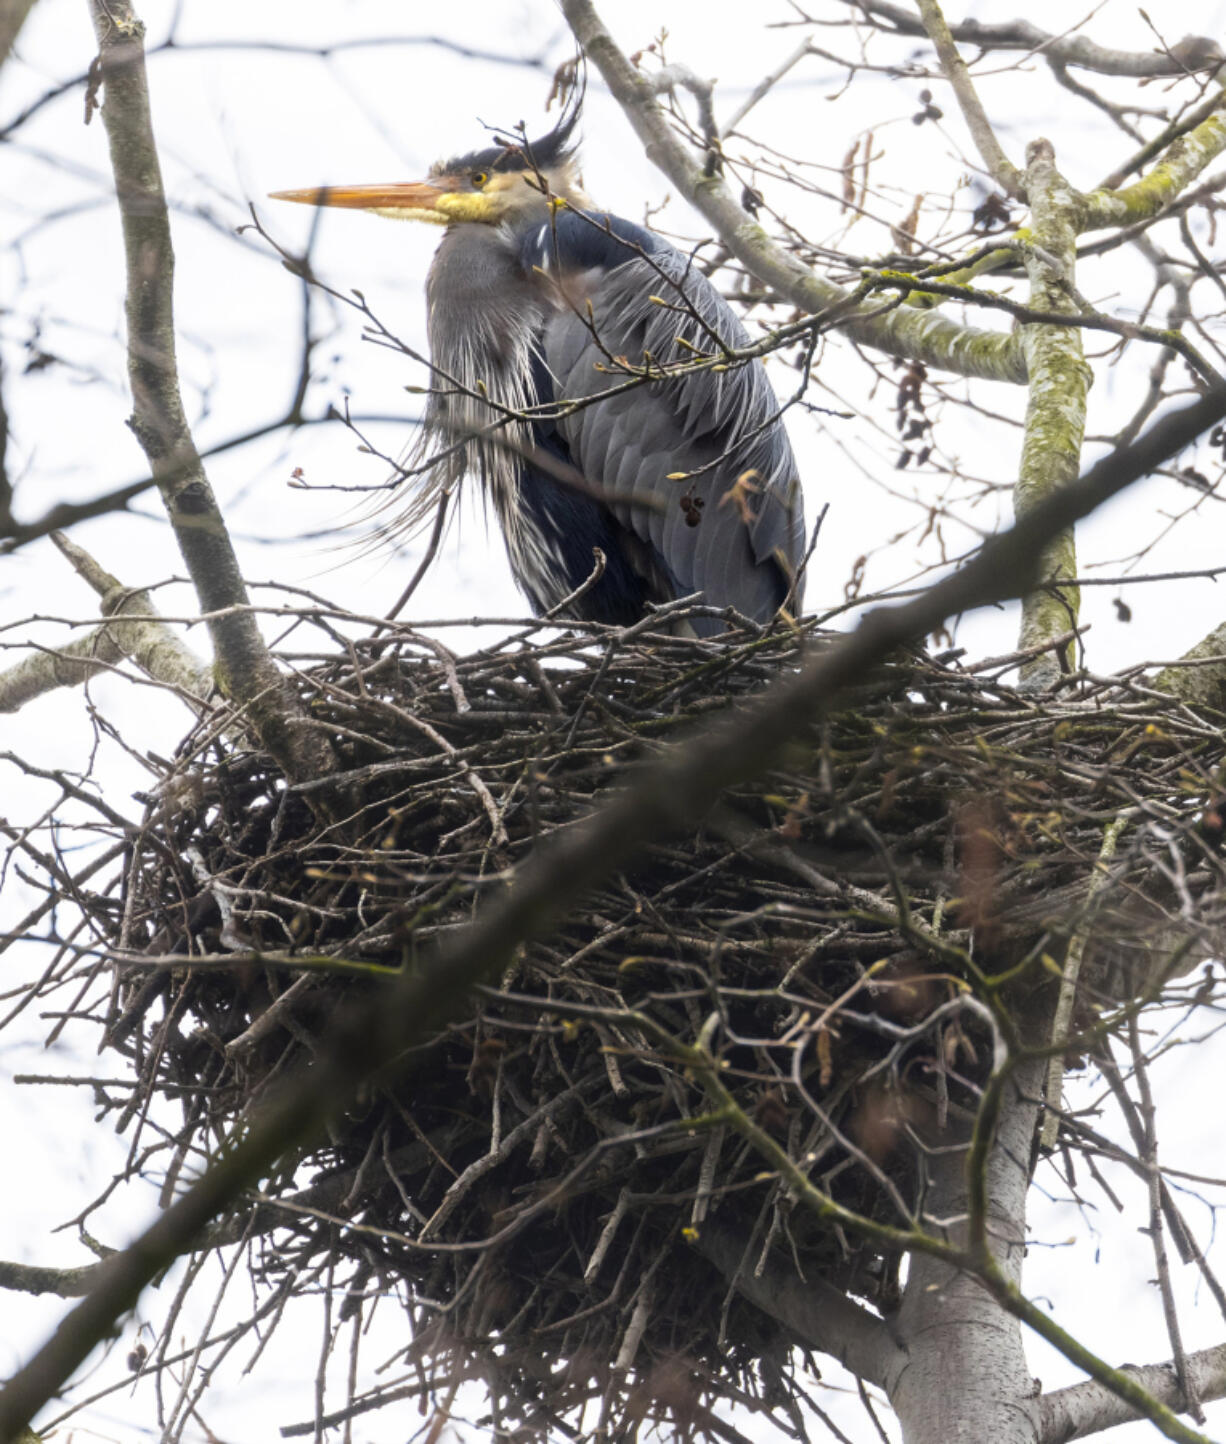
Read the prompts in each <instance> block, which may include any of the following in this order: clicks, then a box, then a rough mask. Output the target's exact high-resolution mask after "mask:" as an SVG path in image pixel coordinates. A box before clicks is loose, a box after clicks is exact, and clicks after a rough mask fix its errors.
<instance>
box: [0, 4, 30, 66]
mask: <svg viewBox="0 0 1226 1444" xmlns="http://www.w3.org/2000/svg"><path fill="white" fill-rule="evenodd" d="M33 8H34V0H0V65H3V64H4V62H5V61H6V60H7V59H8V58H9V54H10V52H11V51H12V49H13V43H14V42H15V41H16V39H17V36H18V35H19V34H20V33H21V27H22V26H23V25H24V24H25V23H26V17H27V16H28V15H29V13H30V11H31V10H33Z"/></svg>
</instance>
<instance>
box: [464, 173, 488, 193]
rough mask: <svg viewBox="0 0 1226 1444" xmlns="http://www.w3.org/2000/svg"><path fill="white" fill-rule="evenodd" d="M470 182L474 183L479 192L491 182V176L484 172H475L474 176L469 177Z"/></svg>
mask: <svg viewBox="0 0 1226 1444" xmlns="http://www.w3.org/2000/svg"><path fill="white" fill-rule="evenodd" d="M469 180H471V181H472V183H473V185H474V187H475V188H476V189H477V190H480V189H481V187H482V186H483V185H484V184H485V183H486V181H487V180H489V176H488V175H486V173H485V172H484V171H483V170H475V171H473V173H472V175H471V176H469Z"/></svg>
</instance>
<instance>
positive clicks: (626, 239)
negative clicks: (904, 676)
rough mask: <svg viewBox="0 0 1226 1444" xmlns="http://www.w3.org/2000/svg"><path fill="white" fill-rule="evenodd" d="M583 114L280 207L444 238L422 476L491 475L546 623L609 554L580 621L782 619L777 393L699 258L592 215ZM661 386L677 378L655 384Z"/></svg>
mask: <svg viewBox="0 0 1226 1444" xmlns="http://www.w3.org/2000/svg"><path fill="white" fill-rule="evenodd" d="M577 113H578V108H577V106H576V105H572V106H571V107H570V108H569V109H568V111H566V112H565V113H564V115H563V117H562V119H561V120H560V121H559V123H558V124H557V125H556V127H555V128H554V129H553V130H552V131H551V132H550V133H549V134H548V135H547V136H545V137H544V139H542V140H538V141H534V142H529V141H526V140H522V139H521V140H520V141H518V142H515V141H507V142H504V143H501V144H497V145H493V146H490V147H488V148H486V149H484V150H477V151H472V152H470V153H469V154H468V155H461V156H457V157H456V158H454V159H452V160H448V161H443V162H440V163H439V164H437V165H435V166H433V167H432V169H431V171H430V179H429V180H428V181H424V182H413V183H404V184H391V185H340V186H328V187H321V188H313V189H310V190H292V191H278V192H276V193H275V198H276V199H280V200H290V201H302V202H305V203H307V204H310V205H326V206H347V207H353V208H358V209H362V210H369V211H373V212H375V213H376V214H378V215H381V216H389V217H392V218H395V219H405V220H424V221H432V222H434V223H435V224H437V225H442V226H445V227H446V231H445V232H444V235H443V240H442V243H441V245H440V246H439V248H438V251H437V254H436V255H435V257H434V261H433V263H432V265H431V267H430V273H429V277H428V279H427V282H426V298H427V304H428V312H429V336H430V353H431V365H432V368H433V370H434V376H433V384H432V386H431V392H430V397H429V400H428V403H427V408H426V430H425V436H426V441H425V444H424V446H423V447H422V448H421V449H420V450H419V453H418V456H417V458H416V460H417V461H418V462H419V463H422V462H428V461H429V460H430V459H431V457H433V458H434V464H433V467H432V468H431V470H432V473H433V477H434V482H435V485H436V486H437V487H441V488H444V489H447V490H450V489H451V488H452V487H453V486H455V485H456V484H457V483H458V482H459V480H460V478H461V477H462V476H463V475H464V474H465V473H466V472H472V473H475V474H476V475H477V476H479V477H480V479H481V481H482V483H483V485H484V486H485V488H486V491H487V493H488V495H489V496H490V498H491V499H492V500H493V503H494V507H495V510H496V512H497V515H498V519H499V521H500V523H501V525H502V531H503V535H504V536H505V538H506V544H507V552H508V554H509V557H510V562H511V569H512V571H513V572H514V575H515V579H516V581H517V583H518V584H519V586H520V588H521V589H522V590H523V591H524V593H525V594H526V595H527V598H528V600H529V602H530V603H531V605H532V607H533V609H534V610H535V611H536V613H537V614H538V615H539V614H541V613H544V612H546V611H548V610H549V609H551V608H554V607H556V606H557V605H558V603H559V602H561V601H562V599H563V598H565V597H568V596H570V595H571V594H572V593H574V592H576V591H578V590H580V588H581V587H582V584H583V583H584V581H585V580H586V579H588V578H590V577H591V575H592V572H593V549H594V548H597V547H598V548H599V549H600V550H601V551H602V552H603V553H604V556H605V558H606V562H605V568H604V572H603V575H602V576H601V577H600V578H599V580H598V581H597V582H595V584H594V585H591V586H590V587H589V588H588V589H587V590H586V591H584V592H583V593H582V594H581V595H580V596H579V597H578V598H577V599H575V600H574V601H572V602H571V604H570V605H569V607H568V608H567V609H566V611H567V612H568V613H569V615H571V616H574V617H578V618H582V619H587V620H592V621H599V622H609V623H615V624H622V625H624V624H626V623H630V622H634V621H637V620H638V619H639V618H640V617H642V616H643V615H644V612H645V609H646V607H647V605H648V604H649V603H652V602H655V603H659V602H665V601H670V600H672V599H674V598H676V597H682V596H688V595H689V594H691V593H694V592H701V593H702V595H703V598H704V600H705V601H706V602H708V603H710V604H711V605H712V606H716V607H727V606H731V607H734V608H735V609H736V610H737V611H738V612H740V613H742V614H743V615H745V616H748V617H751V618H753V619H754V620H755V621H758V622H764V621H766V620H768V619H769V618H770V617H771V616H773V615H774V613H775V612H776V611H778V609H779V608H780V606H781V605H782V604H783V603H784V601H785V599H786V598H788V596H789V592H790V593H791V598H792V603H793V605H794V604H795V603H796V601H797V591H798V587H797V585H796V573H797V568H798V566H799V564H800V559H801V552H802V545H803V517H802V507H801V498H800V487H799V483H798V480H797V475H796V463H795V460H794V458H793V456H792V450H791V447H790V446H789V444H788V439H787V435H786V433H785V431H784V428H783V423H782V421H781V420H780V417H779V408H778V405H777V403H776V401H775V397H774V395H773V393H772V391H771V387H770V383H769V382H768V381H767V378H766V373H765V371H764V370H763V368H762V365H761V363H760V362H759V361H758V360H756V359H753V360H748V361H746V360H744V359H738V358H737V357H735V356H733V355H730V354H729V353H730V352H736V351H738V350H741V349H743V348H745V347H746V346H748V345H749V337H748V335H747V334H746V332H745V329H744V327H743V326H742V325H741V323H740V322H739V321H738V320H737V318H736V316H735V315H734V314H733V312H732V310H731V309H730V308H729V307H728V305H727V304H726V303H725V302H724V300H723V299H722V298H721V297H720V296H719V295H718V294H717V293H716V291H715V289H714V288H713V287H712V285H711V284H710V282H709V281H708V280H707V279H706V277H705V276H704V275H703V274H702V273H701V272H700V271H699V270H698V269H697V268H696V267H695V266H694V264H693V263H692V261H691V260H689V259H687V258H686V257H684V256H682V255H681V254H680V253H679V252H677V251H676V250H675V249H674V248H673V247H672V246H670V245H669V244H668V243H667V242H665V241H664V240H662V239H661V238H660V237H659V236H657V235H653V234H652V233H651V232H650V231H647V230H644V229H643V228H642V227H641V226H637V225H634V224H633V223H632V222H630V221H626V220H622V219H620V218H619V217H617V216H612V215H608V214H606V213H604V212H602V211H598V210H595V209H593V207H592V204H591V202H590V201H589V200H588V198H587V197H586V196H585V195H584V194H583V191H582V190H581V188H580V185H579V181H578V176H577V173H576V167H575V149H574V144H573V132H574V127H575V121H576V118H577ZM704 358H706V359H705V360H704ZM682 363H685V365H686V366H688V369H685V370H684V371H683V374H680V375H675V376H670V375H668V374H667V373H668V372H669V370H670V369H677V368H678V367H679V365H681V364H682ZM644 368H647V369H648V374H651V373H654V374H656V375H658V376H660V377H661V379H659V380H648V381H646V382H641V381H640V382H639V384H635V379H634V378H635V374H636V373H637V374H638V375H639V376H640V377H641V375H642V373H643V369H644ZM604 393H609V394H607V395H606V394H604ZM593 396H600V398H601V399H598V400H595V401H588V399H589V398H591V397H593ZM584 401H588V404H587V405H581V406H577V407H576V406H574V403H576V402H584ZM692 625H693V627H694V630H695V631H696V632H698V633H699V634H700V635H711V634H713V633H715V632H718V631H721V630H722V623H721V622H720V621H719V619H717V618H711V617H706V618H696V619H695V620H694V622H693V623H692Z"/></svg>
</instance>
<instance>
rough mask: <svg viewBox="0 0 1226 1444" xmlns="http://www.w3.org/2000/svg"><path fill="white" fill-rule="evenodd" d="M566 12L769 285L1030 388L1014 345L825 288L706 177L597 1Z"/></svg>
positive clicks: (681, 174) (675, 166) (665, 165)
mask: <svg viewBox="0 0 1226 1444" xmlns="http://www.w3.org/2000/svg"><path fill="white" fill-rule="evenodd" d="M561 4H562V10H563V13H564V14H565V16H566V20H567V23H568V24H569V25H570V28H571V30H572V31H573V33H574V36H575V39H576V40H577V41H578V43H579V45H580V46H581V47H582V49H583V51H584V53H585V54H587V55H588V56H590V57H591V60H592V62H593V63H594V64H595V65H596V67H597V68H598V69H599V71H600V73H601V74H602V75H603V76H604V78H605V81H606V82H607V84H608V86H609V89H610V90H611V91H612V93H613V96H614V98H615V99H616V100H617V102H618V104H619V105H620V106H621V107H622V109H623V110H624V111H625V113H626V117H627V119H628V120H629V121H630V124H631V125H632V126H633V127H634V130H635V133H636V134H637V135H638V137H639V139H640V140H641V141H642V142H643V145H644V148H645V149H646V152H647V157H648V159H649V160H650V161H651V162H652V164H653V165H656V166H658V167H659V169H660V170H661V171H663V172H664V174H665V175H666V176H667V177H668V178H669V180H670V181H672V183H673V184H674V185H675V186H676V187H677V189H678V190H679V191H680V192H681V194H682V195H683V196H684V197H685V198H686V200H687V201H689V202H690V204H691V205H692V206H694V207H695V208H696V209H697V210H699V211H700V212H701V213H702V214H703V216H705V217H706V219H707V220H708V221H709V222H710V223H711V225H712V226H714V227H715V230H716V232H717V233H718V235H719V238H720V240H721V241H723V243H724V244H725V245H726V246H727V247H728V249H729V250H730V251H731V252H732V253H733V255H735V256H736V257H737V259H738V260H740V261H741V262H743V263H744V265H745V266H747V267H748V269H749V270H750V271H751V272H752V273H753V275H755V276H756V277H757V278H758V280H759V281H761V282H762V283H763V285H765V286H769V287H770V288H771V289H772V290H775V291H778V292H779V294H780V295H782V296H785V297H786V298H787V299H788V300H789V301H791V302H792V304H793V305H795V306H798V307H799V308H800V309H801V310H802V311H805V312H808V313H811V314H818V313H822V312H834V313H836V315H837V316H838V321H837V324H838V326H839V328H840V329H842V330H845V331H846V332H847V333H848V335H850V336H851V337H853V338H854V339H855V340H857V341H860V342H863V343H864V344H865V345H868V346H874V347H876V348H878V349H879V350H882V351H886V352H888V353H889V354H890V355H893V356H907V357H913V358H915V359H916V360H919V361H923V362H925V363H926V364H928V365H932V366H939V367H942V368H944V369H945V370H948V371H953V372H956V373H958V374H959V375H962V376H978V377H982V378H984V379H986V380H989V381H1012V382H1019V383H1020V382H1023V381H1025V379H1026V372H1025V363H1024V360H1023V358H1022V355H1021V349H1020V347H1019V346H1018V344H1017V342H1016V340H1015V338H1014V337H1012V336H1010V335H1006V334H1005V333H1003V332H996V331H979V330H976V329H975V328H974V327H971V326H960V325H958V324H957V322H955V321H950V320H949V319H948V318H946V317H944V316H941V315H939V314H937V313H936V312H933V311H919V310H916V309H914V308H910V307H902V308H899V309H897V310H892V311H889V312H887V313H885V314H880V312H879V308H873V309H877V310H878V314H876V315H872V314H869V311H868V308H864V307H859V306H857V305H856V304H855V302H854V301H853V298H852V296H851V293H850V292H848V291H845V290H844V289H843V288H842V287H840V286H835V285H833V284H832V283H831V282H829V281H825V280H823V279H822V278H821V277H820V276H818V275H817V274H816V272H814V271H812V270H811V269H810V268H809V267H808V266H806V265H805V264H804V263H803V262H802V261H799V260H797V258H796V257H795V256H793V255H791V254H790V253H789V252H788V251H785V250H783V249H782V248H781V247H780V246H778V245H776V244H775V242H774V241H772V240H771V238H770V237H769V236H768V235H767V233H766V231H765V230H764V229H763V228H762V227H761V226H760V225H759V224H758V223H757V221H755V220H753V219H752V218H751V217H750V216H749V215H747V214H746V213H745V211H744V210H743V209H742V208H741V206H740V204H739V203H738V201H737V200H736V198H735V197H734V196H733V195H732V193H731V192H730V191H729V189H728V187H727V186H726V185H725V184H724V182H723V180H722V179H721V178H720V177H719V176H718V175H708V174H706V171H705V170H704V168H703V166H702V165H701V164H699V163H698V162H697V161H696V160H695V159H694V158H693V157H692V156H691V154H690V153H689V151H688V150H687V149H686V147H685V146H684V145H682V143H681V142H680V141H679V140H678V139H677V138H676V136H675V135H674V134H673V132H672V130H671V129H670V127H669V124H668V119H667V117H666V115H665V113H664V111H663V110H662V109H661V108H660V106H659V104H658V102H657V101H656V98H655V91H654V88H653V86H652V84H651V82H650V81H649V80H648V79H647V78H646V77H644V76H642V75H640V74H639V73H638V72H637V71H636V70H635V69H634V67H633V66H632V65H631V64H630V62H629V60H628V59H627V58H626V56H625V55H623V54H622V52H621V50H619V49H618V47H617V45H616V43H615V42H614V40H613V38H612V36H611V35H610V34H609V32H608V31H607V30H606V29H605V26H604V23H603V21H602V20H601V19H600V16H599V15H597V13H596V10H595V8H594V6H593V5H592V3H591V0H561ZM844 312H845V313H846V314H843V313H844Z"/></svg>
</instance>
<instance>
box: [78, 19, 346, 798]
mask: <svg viewBox="0 0 1226 1444" xmlns="http://www.w3.org/2000/svg"><path fill="white" fill-rule="evenodd" d="M88 3H89V8H90V12H91V14H92V17H93V22H94V30H95V32H96V34H97V37H98V47H99V49H98V63H99V71H100V74H101V76H102V80H103V84H104V85H105V87H106V103H105V105H104V106H103V110H102V117H103V121H104V124H105V126H106V133H107V141H108V143H109V146H110V153H111V168H112V170H113V171H114V175H115V189H116V192H117V195H118V199H119V210H120V216H121V219H122V221H123V239H124V255H125V259H126V263H127V299H126V304H125V314H126V317H127V325H128V376H129V379H130V381H131V385H132V402H133V408H132V416H131V418H130V420H129V423H128V424H129V426H131V428H132V431H133V432H134V433H135V435H136V438H137V440H138V441H139V442H140V444H141V447H142V449H143V450H144V453H145V456H146V458H147V460H148V462H149V468H150V471H151V473H152V475H153V478H154V480H155V481H156V482H157V484H158V489H159V491H160V492H161V494H162V500H163V502H164V503H165V505H166V511H167V514H168V515H169V517H170V523H171V526H172V527H173V528H174V533H175V539H176V541H177V542H178V544H179V550H180V552H181V553H182V555H183V560H184V561H185V562H186V563H187V569H188V572H189V574H190V576H191V579H192V582H193V584H194V586H195V588H196V594H197V596H198V597H199V599H200V606H201V609H202V610H203V611H204V612H206V613H216V612H224V613H225V615H224V616H218V617H213V618H210V620H209V621H208V629H209V635H210V637H211V639H212V642H213V647H214V649H215V652H216V656H217V675H218V682H219V684H220V685H221V687H222V690H223V691H224V692H225V693H226V695H227V696H229V697H231V698H232V699H233V700H234V701H236V702H238V703H239V704H241V705H242V707H243V708H244V711H245V713H246V715H247V716H248V718H249V719H250V721H251V723H252V725H253V727H254V729H255V732H256V734H257V736H258V737H259V739H260V741H261V743H262V744H263V745H264V747H265V748H266V749H267V750H268V751H269V752H270V753H271V754H272V756H273V757H274V758H275V759H276V760H277V762H278V764H279V765H280V766H281V767H282V769H283V770H284V771H285V773H286V775H287V776H288V777H290V778H294V779H297V778H301V777H309V776H319V775H321V774H326V773H327V772H329V771H330V770H331V768H332V766H333V759H332V752H331V749H330V747H329V746H328V744H327V742H326V741H325V739H324V738H323V737H322V736H321V734H320V733H319V732H317V731H316V730H315V729H313V728H312V727H311V726H310V725H309V722H308V720H307V718H306V716H305V714H304V713H303V712H302V710H301V708H300V707H299V705H298V702H297V698H296V697H295V696H294V695H293V693H292V692H291V691H290V689H289V687H288V686H287V685H286V683H285V681H284V679H283V678H282V676H281V674H280V672H279V671H278V670H277V667H276V664H275V663H274V662H273V660H272V658H271V656H270V655H269V653H268V649H267V647H266V646H265V645H264V640H263V638H262V637H261V635H260V631H259V626H258V624H257V622H256V619H255V616H254V615H253V613H252V612H251V611H250V610H248V609H247V591H246V587H245V586H244V583H243V579H242V575H241V573H240V572H239V567H238V559H237V557H236V556H235V555H234V548H233V546H232V544H231V542H230V536H229V533H228V532H227V530H226V526H225V522H224V521H223V519H222V516H221V513H220V511H219V510H218V507H217V501H216V498H215V497H214V495H213V489H212V487H211V486H210V485H209V482H208V478H207V477H206V476H205V473H204V467H203V465H202V463H201V460H200V456H199V453H198V452H197V451H196V446H195V442H194V441H193V440H192V435H191V430H190V428H189V427H188V424H187V418H186V416H185V414H184V411H183V401H182V397H181V396H180V393H179V380H178V368H177V364H176V361H175V332H174V290H173V278H174V250H173V247H172V245H171V238H170V220H169V217H168V215H167V211H166V196H165V194H164V192H163V189H162V175H161V168H160V166H159V163H158V154H157V146H156V144H155V142H154V138H153V124H152V119H151V116H150V111H149V90H148V84H147V81H146V76H145V57H144V44H143V37H144V26H143V25H142V24H141V22H140V21H139V20H138V19H137V17H136V14H135V12H134V11H133V9H132V5H131V3H130V0H88Z"/></svg>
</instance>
